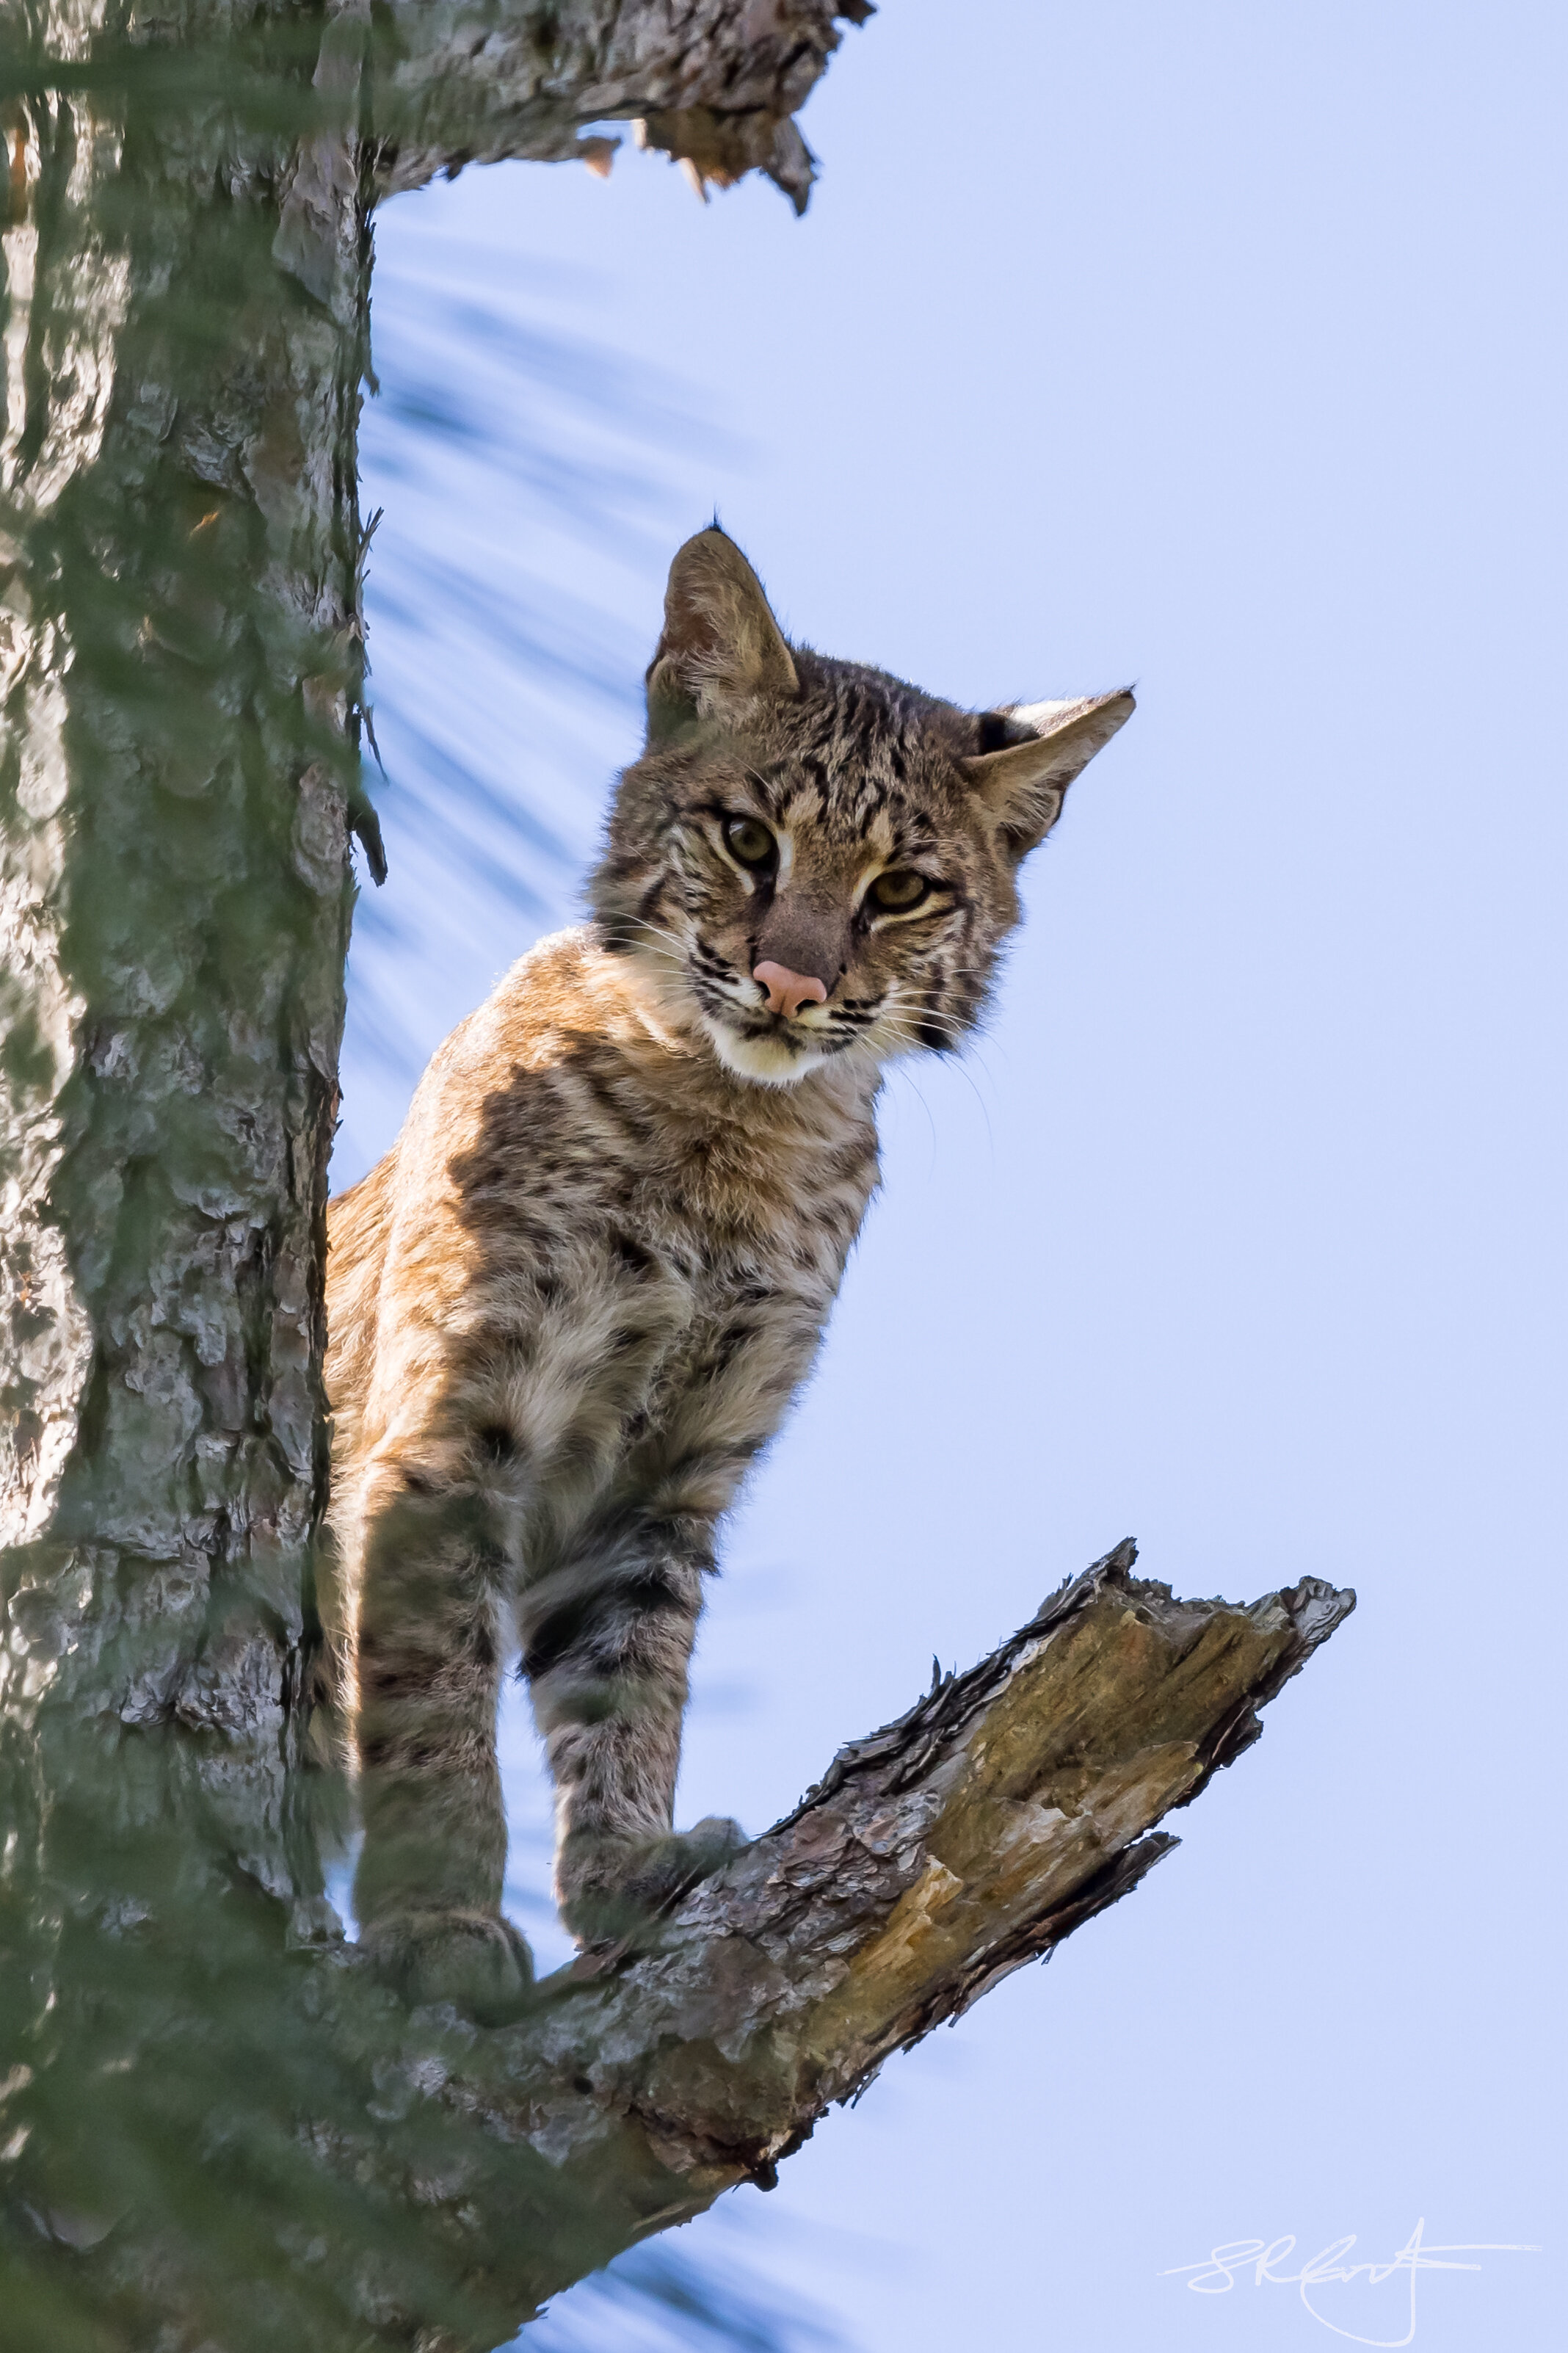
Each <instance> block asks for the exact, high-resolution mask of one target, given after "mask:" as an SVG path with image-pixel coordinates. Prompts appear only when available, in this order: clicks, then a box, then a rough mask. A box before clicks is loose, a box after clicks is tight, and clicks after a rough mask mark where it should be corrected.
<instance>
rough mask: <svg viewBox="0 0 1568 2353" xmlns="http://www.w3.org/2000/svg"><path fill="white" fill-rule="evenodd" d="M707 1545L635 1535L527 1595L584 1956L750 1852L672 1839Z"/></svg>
mask: <svg viewBox="0 0 1568 2353" xmlns="http://www.w3.org/2000/svg"><path fill="white" fill-rule="evenodd" d="M703 1535H704V1541H703V1542H702V1543H700V1544H698V1543H694V1542H692V1541H691V1539H690V1537H689V1534H688V1532H687V1531H686V1530H684V1529H683V1528H682V1527H681V1526H680V1525H679V1523H676V1524H673V1525H663V1526H659V1525H651V1526H650V1525H642V1526H640V1527H632V1528H624V1529H622V1530H621V1531H620V1532H619V1540H618V1541H614V1540H611V1541H605V1540H604V1539H603V1532H601V1543H600V1544H599V1545H597V1546H594V1547H592V1548H591V1549H588V1550H586V1551H584V1553H581V1554H580V1555H579V1556H578V1557H577V1558H576V1560H575V1561H574V1562H573V1563H571V1564H569V1565H567V1566H563V1567H561V1568H559V1569H557V1570H555V1571H554V1572H553V1573H552V1575H551V1576H550V1577H548V1578H547V1579H545V1580H543V1581H542V1584H541V1585H540V1586H538V1587H537V1588H534V1590H533V1591H532V1592H531V1593H529V1594H528V1595H526V1596H525V1598H524V1601H523V1605H522V1608H521V1613H520V1614H521V1620H522V1628H523V1661H522V1662H523V1667H524V1671H525V1672H526V1673H527V1675H528V1677H529V1681H530V1683H531V1689H532V1698H533V1712H534V1716H535V1719H536V1721H537V1723H538V1725H539V1728H540V1730H541V1732H542V1734H543V1736H544V1742H545V1746H546V1750H547V1752H548V1754H549V1758H550V1768H551V1771H552V1774H553V1776H554V1779H555V1820H556V1840H555V1893H556V1899H557V1901H558V1903H559V1904H560V1906H561V1913H562V1917H563V1919H564V1921H565V1922H566V1925H567V1926H568V1927H569V1928H570V1929H571V1930H572V1932H573V1934H574V1936H575V1937H576V1938H577V1940H578V1942H579V1943H580V1944H585V1943H589V1942H591V1941H594V1940H595V1939H598V1938H602V1937H606V1936H634V1935H636V1933H637V1930H638V1928H639V1927H641V1926H645V1925H646V1923H647V1920H648V1918H649V1917H650V1916H651V1915H654V1914H656V1913H658V1912H659V1911H660V1910H662V1909H663V1908H664V1907H665V1906H666V1905H668V1904H669V1903H670V1902H671V1901H672V1900H673V1899H674V1898H675V1897H676V1896H678V1895H679V1894H681V1893H683V1892H684V1890H685V1889H686V1888H688V1887H689V1886H691V1885H692V1884H694V1883H695V1882H696V1881H698V1880H700V1879H704V1878H706V1877H707V1876H708V1875H709V1873H711V1872H713V1871H716V1870H718V1869H719V1868H720V1867H721V1865H722V1864H723V1863H724V1862H727V1861H728V1859H729V1857H730V1856H731V1854H733V1853H734V1852H736V1851H737V1849H738V1848H739V1847H740V1846H741V1845H742V1844H743V1842H744V1840H743V1833H742V1831H741V1830H740V1827H739V1825H738V1824H736V1823H734V1822H732V1821H727V1820H720V1819H719V1818H717V1817H713V1818H710V1820H707V1821H704V1822H700V1823H699V1824H698V1825H697V1828H696V1829H695V1830H693V1831H688V1832H686V1833H685V1834H684V1835H679V1834H678V1833H677V1832H676V1831H675V1830H674V1829H673V1827H672V1825H673V1819H674V1803H675V1780H676V1774H677V1771H678V1769H679V1763H680V1720H681V1715H682V1712H683V1711H684V1708H685V1705H686V1689H687V1666H688V1662H689V1659H690V1656H691V1645H692V1641H693V1638H694V1636H695V1634H696V1630H697V1620H698V1615H699V1613H700V1609H701V1607H702V1569H703V1567H704V1566H706V1565H707V1561H708V1559H709V1557H710V1556H709V1555H708V1552H707V1547H706V1531H704V1532H703Z"/></svg>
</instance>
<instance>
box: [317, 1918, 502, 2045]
mask: <svg viewBox="0 0 1568 2353" xmlns="http://www.w3.org/2000/svg"><path fill="white" fill-rule="evenodd" d="M360 1949H361V1951H362V1952H363V1954H364V1955H365V1957H366V1958H367V1959H368V1961H369V1962H370V1965H371V1967H372V1968H374V1971H375V1973H376V1975H377V1976H378V1977H379V1978H383V1979H384V1981H385V1982H386V1983H387V1984H388V1985H390V1986H391V1987H392V1988H393V1989H394V1990H395V1992H397V1993H399V1994H401V1996H402V1997H403V2000H405V2002H406V2003H407V2004H408V2006H409V2008H410V2009H411V2010H416V2009H417V2008H418V2007H419V2006H420V2004H421V2003H424V2002H437V2001H449V2002H452V2003H454V2004H455V2005H456V2007H457V2008H458V2010H463V2011H466V2013H467V2014H468V2017H469V2018H471V2019H472V2020H473V2021H475V2023H476V2024H477V2025H479V2026H504V2025H505V2024H506V2022H507V2021H508V2020H509V2019H512V2018H517V2017H519V2016H520V2015H521V2012H522V2011H523V2010H525V2009H526V2008H527V2006H528V1994H529V1989H530V1987H531V1985H532V1983H533V1958H532V1956H531V1953H530V1952H529V1949H528V1947H527V1945H526V1944H525V1942H524V1941H523V1939H522V1937H521V1936H520V1935H519V1934H518V1932H517V1930H516V1929H515V1928H514V1927H513V1926H512V1925H511V1922H510V1920H502V1919H499V1918H497V1917H496V1916H495V1915H493V1914H491V1913H488V1912H402V1913H395V1914H393V1915H390V1916H389V1917H388V1918H386V1919H384V1920H377V1921H376V1922H375V1923H374V1926H369V1927H367V1928H365V1929H364V1930H363V1933H362V1935H361V1937H360Z"/></svg>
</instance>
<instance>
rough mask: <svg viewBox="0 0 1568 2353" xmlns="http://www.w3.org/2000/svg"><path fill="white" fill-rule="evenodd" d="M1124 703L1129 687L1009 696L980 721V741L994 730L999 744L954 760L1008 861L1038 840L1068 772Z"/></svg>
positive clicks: (1050, 821) (1122, 719)
mask: <svg viewBox="0 0 1568 2353" xmlns="http://www.w3.org/2000/svg"><path fill="white" fill-rule="evenodd" d="M1132 710H1133V703H1132V693H1131V689H1130V688H1128V687H1120V688H1118V689H1117V690H1116V691H1115V692H1114V693H1111V694H1095V695H1089V696H1087V697H1086V698H1085V699H1084V700H1082V701H1081V702H1016V703H1014V705H1013V706H1012V708H1011V709H1010V710H1008V711H1001V712H988V713H987V714H986V716H985V718H984V719H983V720H982V722H981V728H982V735H983V740H984V737H986V736H989V735H993V734H994V735H996V736H999V737H1000V746H999V748H998V749H996V750H994V751H987V752H982V753H980V754H977V755H976V756H975V757H974V758H973V759H970V760H964V761H962V762H961V763H960V765H961V766H962V768H963V776H964V781H965V782H966V783H967V784H968V786H969V787H970V789H971V791H972V792H973V793H974V794H975V795H976V796H977V797H978V798H979V799H980V800H981V802H982V803H983V804H984V807H985V808H986V809H987V810H988V812H989V813H990V815H991V817H992V818H993V819H994V823H995V826H996V830H997V835H998V838H999V839H1000V840H1001V841H1002V842H1003V844H1004V846H1005V849H1006V851H1007V855H1008V856H1009V857H1010V858H1011V859H1012V860H1014V862H1015V864H1016V862H1017V860H1019V859H1021V858H1025V857H1026V856H1027V855H1028V853H1029V851H1030V850H1031V849H1035V848H1036V847H1037V844H1038V843H1040V842H1042V841H1043V840H1044V839H1045V838H1046V836H1047V833H1049V831H1050V829H1051V828H1052V826H1053V825H1055V823H1056V821H1057V819H1058V817H1059V816H1060V815H1061V810H1062V800H1063V797H1064V796H1065V795H1066V792H1067V788H1068V786H1069V785H1070V784H1071V782H1072V780H1073V778H1074V777H1075V776H1077V775H1078V773H1079V769H1080V768H1086V767H1087V766H1088V765H1089V762H1090V761H1091V760H1092V759H1093V757H1094V755H1095V754H1096V753H1097V752H1098V751H1099V750H1100V748H1101V746H1102V745H1104V744H1109V743H1110V739H1111V737H1112V736H1113V735H1114V734H1115V733H1116V731H1117V729H1118V728H1119V727H1121V726H1123V725H1125V723H1126V722H1127V721H1128V720H1129V719H1131V716H1132Z"/></svg>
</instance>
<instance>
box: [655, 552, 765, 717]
mask: <svg viewBox="0 0 1568 2353" xmlns="http://www.w3.org/2000/svg"><path fill="white" fill-rule="evenodd" d="M799 692H800V681H799V680H798V679H797V678H796V676H795V663H794V662H793V661H792V660H791V659H790V650H789V647H788V646H787V644H786V643H785V642H784V633H783V631H782V630H781V629H780V628H779V625H778V623H777V622H776V621H775V620H774V618H773V614H772V613H771V612H770V611H769V609H768V600H767V598H766V597H765V596H763V584H762V582H761V581H760V580H759V579H758V578H757V575H756V574H755V573H754V572H753V571H752V567H751V565H749V564H748V563H747V561H746V559H745V557H744V556H743V555H742V553H741V551H740V549H739V548H738V547H737V546H736V544H735V543H734V541H733V540H732V539H731V538H729V537H728V536H727V534H726V533H723V532H721V530H720V529H719V526H718V525H717V523H715V524H714V525H713V526H712V528H711V529H710V530H709V531H700V532H699V533H697V536H696V537H695V539H689V540H688V541H687V543H686V544H685V546H684V547H683V548H681V549H680V550H679V553H678V554H677V555H676V558H675V561H674V563H673V564H672V565H670V567H669V585H668V587H667V588H666V590H665V592H664V634H663V636H662V637H661V638H659V641H658V648H657V649H656V650H655V653H654V658H653V659H652V661H651V662H650V663H649V665H648V672H647V723H648V735H649V738H650V740H655V741H657V740H658V739H659V738H661V737H664V736H667V735H672V734H676V733H679V731H680V730H681V729H682V728H683V727H689V726H691V725H693V724H694V723H696V722H697V721H698V720H699V719H707V718H712V717H715V716H717V715H719V714H720V713H721V712H727V711H731V710H734V709H737V708H739V707H741V706H743V705H744V704H746V703H748V702H753V701H755V700H756V698H757V697H758V696H759V695H777V696H794V695H796V694H798V693H799Z"/></svg>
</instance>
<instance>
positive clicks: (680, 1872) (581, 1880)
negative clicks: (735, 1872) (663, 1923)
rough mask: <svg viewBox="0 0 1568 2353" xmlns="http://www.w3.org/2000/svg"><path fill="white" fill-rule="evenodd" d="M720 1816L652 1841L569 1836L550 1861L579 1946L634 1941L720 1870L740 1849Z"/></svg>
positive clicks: (737, 1828)
mask: <svg viewBox="0 0 1568 2353" xmlns="http://www.w3.org/2000/svg"><path fill="white" fill-rule="evenodd" d="M746 1842H747V1841H746V1833H745V1832H744V1831H743V1830H742V1828H741V1825H740V1823H739V1822H733V1821H731V1820H730V1819H729V1818H728V1816H727V1815H723V1814H710V1815H709V1816H708V1818H707V1820H705V1821H700V1822H699V1823H698V1824H697V1826H696V1828H695V1829H693V1830H689V1831H668V1832H667V1834H666V1835H665V1836H664V1837H663V1838H658V1839H608V1838H599V1837H595V1836H591V1835H589V1834H588V1833H585V1832H583V1831H576V1832H574V1833H572V1834H570V1835H569V1836H568V1837H567V1839H566V1841H565V1844H564V1845H563V1848H562V1850H561V1852H560V1855H559V1857H558V1859H557V1862H556V1870H555V1886H556V1894H557V1895H558V1897H559V1899H560V1904H561V1916H562V1918H563V1920H564V1921H565V1923H566V1926H568V1927H569V1928H570V1929H571V1931H572V1934H573V1935H574V1936H575V1937H576V1939H577V1942H578V1943H579V1944H580V1945H590V1944H601V1943H603V1942H605V1940H606V1939H611V1938H616V1937H626V1938H629V1939H632V1940H633V1941H636V1940H637V1938H638V1932H639V1931H644V1932H646V1930H647V1925H648V1923H649V1922H650V1921H651V1920H654V1919H656V1918H657V1917H658V1915H659V1914H660V1913H661V1912H668V1911H669V1910H670V1909H671V1908H672V1907H673V1906H674V1905H676V1904H678V1903H679V1900H680V1898H681V1897H682V1896H683V1895H684V1894H687V1892H688V1890H689V1889H690V1888H693V1887H695V1886H696V1884H697V1883H698V1881H699V1880H700V1879H710V1878H711V1877H712V1875H713V1873H715V1872H716V1871H722V1870H723V1868H724V1865H725V1864H726V1863H727V1862H730V1861H731V1857H732V1856H734V1855H737V1854H739V1852H741V1849H742V1847H743V1846H744V1845H745V1844H746Z"/></svg>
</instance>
